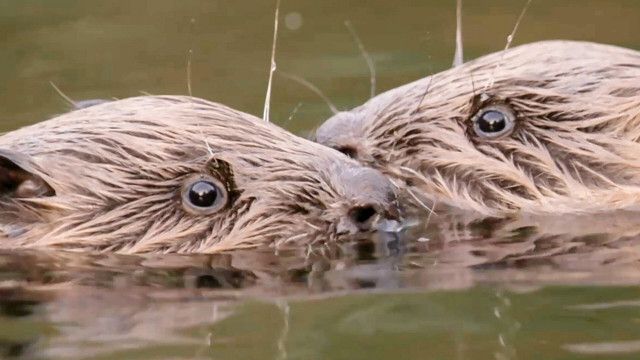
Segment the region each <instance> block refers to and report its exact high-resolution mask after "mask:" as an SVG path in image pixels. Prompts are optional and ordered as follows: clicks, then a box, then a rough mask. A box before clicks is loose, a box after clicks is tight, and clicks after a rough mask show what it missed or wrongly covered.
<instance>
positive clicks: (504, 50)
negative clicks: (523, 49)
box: [484, 0, 532, 91]
mask: <svg viewBox="0 0 640 360" xmlns="http://www.w3.org/2000/svg"><path fill="white" fill-rule="evenodd" d="M531 1H532V0H527V3H526V4H525V5H524V7H523V8H522V11H521V12H520V16H518V20H516V24H515V26H514V27H513V30H512V31H511V33H510V34H509V35H508V36H507V43H506V44H505V46H504V49H503V50H502V57H501V58H500V61H499V62H498V63H497V64H496V66H495V67H494V68H493V71H492V72H491V78H490V79H489V82H488V83H487V86H485V88H484V91H487V90H488V89H490V88H491V87H493V83H494V81H495V73H496V71H497V70H498V69H499V68H500V67H501V66H502V63H503V60H504V55H505V53H506V51H507V50H508V49H509V47H510V46H511V43H512V42H513V38H514V37H515V35H516V32H517V31H518V27H519V26H520V22H521V21H522V19H523V18H524V14H525V13H526V12H527V9H528V8H529V5H530V4H531Z"/></svg>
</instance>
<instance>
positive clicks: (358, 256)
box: [0, 0, 640, 360]
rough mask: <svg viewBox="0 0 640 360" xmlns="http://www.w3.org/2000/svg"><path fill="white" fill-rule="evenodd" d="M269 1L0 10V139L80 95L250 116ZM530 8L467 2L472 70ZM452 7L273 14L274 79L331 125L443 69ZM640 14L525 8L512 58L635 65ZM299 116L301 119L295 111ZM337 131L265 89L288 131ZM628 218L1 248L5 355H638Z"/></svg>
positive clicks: (370, 4)
mask: <svg viewBox="0 0 640 360" xmlns="http://www.w3.org/2000/svg"><path fill="white" fill-rule="evenodd" d="M274 3H275V1H273V2H272V1H263V0H259V1H258V0H253V1H249V0H241V1H212V0H202V1H196V0H189V1H180V2H178V1H166V0H163V1H159V0H156V1H153V2H147V1H138V0H133V1H132V0H129V1H109V2H97V1H80V0H74V1H72V0H57V1H55V2H52V1H46V0H39V1H35V0H22V1H8V0H5V1H0V34H1V35H2V36H0V49H1V50H2V52H1V54H2V56H0V79H1V80H2V84H3V86H2V87H0V102H1V103H2V106H0V124H1V125H0V129H2V130H10V129H13V128H16V127H18V126H20V125H23V124H27V123H32V122H37V121H41V120H43V119H45V118H47V117H49V116H52V115H54V114H56V113H60V112H64V111H66V110H67V108H66V105H65V102H64V101H63V100H62V99H61V97H60V96H59V95H58V94H57V93H56V92H55V91H54V90H53V88H52V86H51V84H50V83H51V82H53V83H54V84H56V85H57V86H58V87H59V88H60V89H62V91H63V92H65V93H66V94H67V95H68V96H70V97H71V98H73V99H75V100H81V99H92V98H111V97H127V96H133V95H137V94H139V93H140V92H148V93H154V94H167V93H180V94H185V93H187V71H186V62H187V58H188V54H189V50H192V55H191V59H192V74H193V77H192V79H191V82H192V89H193V94H194V95H196V96H200V97H204V98H208V99H213V100H216V101H219V102H222V103H225V104H228V105H230V106H233V107H235V108H238V109H240V110H244V111H247V112H250V113H253V114H261V112H262V104H263V101H264V91H265V89H266V79H267V69H268V62H269V52H270V46H271V35H272V33H271V31H272V26H273V10H274V5H275V4H274ZM523 5H524V1H513V0H502V1H497V0H491V1H482V2H480V1H467V2H466V3H465V9H464V30H465V44H466V47H465V55H466V57H467V58H472V57H475V56H478V55H480V54H484V53H488V52H492V51H496V50H498V49H500V48H502V47H503V46H504V42H505V38H506V35H507V34H508V33H509V32H510V31H511V28H512V27H513V24H514V21H515V19H516V17H517V15H518V13H519V12H520V10H521V8H522V6H523ZM454 13H455V9H454V1H453V0H447V1H421V2H418V1H408V0H406V1H405V0H403V1H386V0H384V1H383V0H376V1H371V0H369V1H355V0H353V1H338V0H326V1H325V0H323V1H312V0H305V1H293V0H283V4H282V8H281V15H282V18H281V31H280V36H279V40H278V41H279V43H278V51H277V61H278V68H279V69H281V70H284V71H286V72H287V73H290V74H294V75H297V76H302V77H304V78H306V79H307V80H310V81H311V82H313V83H314V84H316V85H317V86H318V87H319V88H320V89H322V90H323V91H324V92H325V93H326V94H327V96H328V97H329V98H330V99H332V101H333V102H335V104H336V106H338V107H339V108H349V107H352V106H355V105H357V104H359V103H361V102H363V101H364V100H365V99H366V98H367V97H368V94H369V79H368V70H367V66H366V63H365V61H364V59H363V58H362V57H361V56H360V55H359V53H358V50H357V46H356V45H355V44H354V42H353V40H352V38H351V36H350V35H349V32H348V31H347V29H346V28H345V26H344V21H345V20H350V21H351V22H352V23H353V25H354V28H355V29H356V31H357V32H358V34H359V37H360V38H361V39H362V41H363V43H364V45H365V47H366V48H367V50H368V51H369V52H370V53H371V56H372V57H373V60H374V61H375V64H376V70H377V75H378V76H377V89H378V91H383V90H385V89H389V88H392V87H394V86H397V85H400V84H403V83H405V82H408V81H410V80H414V79H416V78H419V77H422V76H425V75H426V74H428V73H430V72H435V71H439V70H442V69H445V68H446V67H448V66H449V64H450V63H451V59H452V55H453V37H454V31H455V18H454ZM639 13H640V3H638V2H637V1H633V0H626V1H622V0H616V1H613V0H612V1H607V2H604V1H595V0H594V1H577V0H576V1H536V0H534V1H533V4H532V6H531V8H530V9H529V11H528V13H527V15H526V16H525V20H524V21H523V23H522V24H521V26H520V31H519V33H518V34H517V35H516V39H515V43H516V44H517V43H524V42H530V41H535V40H542V39H551V38H565V39H582V40H593V41H599V42H605V43H612V44H618V45H622V46H627V47H631V48H636V49H637V48H640V40H639V38H638V36H637V34H638V33H639V32H640V22H638V14H639ZM294 109H297V110H296V111H295V112H294V111H293V110H294ZM329 115H330V111H329V110H328V108H327V106H326V105H325V104H324V103H323V102H322V100H320V99H319V98H318V97H317V96H316V95H314V94H313V93H312V92H311V91H309V90H308V89H305V88H303V87H301V86H300V85H299V84H297V83H295V82H292V81H290V80H287V79H286V78H283V77H276V79H275V83H274V98H273V114H272V118H273V119H274V121H276V122H277V123H279V124H281V125H282V126H284V127H286V128H288V129H291V130H292V131H295V132H297V133H301V134H304V133H305V132H307V131H309V130H310V129H312V128H313V127H314V126H317V125H318V124H319V123H320V122H321V121H322V119H324V118H326V117H327V116H329ZM636 219H637V217H636V216H635V215H634V214H628V213H618V214H611V215H607V216H600V217H590V218H570V217H566V216H564V217H562V218H553V217H549V218H522V219H517V220H508V221H507V220H503V221H495V220H493V221H488V220H484V221H482V220H477V219H466V218H459V217H453V216H446V215H444V214H439V215H434V216H433V217H432V218H431V221H430V222H429V223H428V224H423V225H422V226H419V227H416V228H415V229H412V230H411V232H410V233H409V234H406V236H404V237H402V238H400V239H391V240H390V239H372V240H369V241H361V242H358V243H354V244H341V245H332V246H327V247H322V248H313V249H277V251H276V249H266V250H261V251H238V252H234V253H230V254H219V255H210V256H203V255H198V256H171V255H167V256H122V255H87V254H84V255H83V254H70V253H55V252H50V251H42V252H37V251H29V252H4V253H0V358H2V357H4V358H28V359H31V358H35V359H40V358H42V359H45V358H46V359H70V358H86V359H102V358H104V359H122V358H127V359H158V358H162V359H186V358H188V359H199V358H205V359H207V358H215V359H418V358H420V359H423V358H429V359H498V360H501V359H582V358H588V359H596V358H604V359H637V358H639V357H640V316H638V314H640V312H639V310H640V309H639V307H640V289H639V288H638V287H637V285H638V284H640V237H639V234H640V224H638V221H637V220H636Z"/></svg>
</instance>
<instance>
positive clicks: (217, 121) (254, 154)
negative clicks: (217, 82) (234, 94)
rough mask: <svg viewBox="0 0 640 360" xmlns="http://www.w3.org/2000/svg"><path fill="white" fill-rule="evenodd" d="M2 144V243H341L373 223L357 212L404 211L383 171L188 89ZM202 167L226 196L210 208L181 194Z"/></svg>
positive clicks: (199, 246)
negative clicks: (187, 203) (196, 208)
mask: <svg viewBox="0 0 640 360" xmlns="http://www.w3.org/2000/svg"><path fill="white" fill-rule="evenodd" d="M0 149H1V151H0V155H2V157H1V158H2V164H0V165H2V168H1V170H0V180H2V184H1V185H3V187H1V188H2V190H3V194H2V197H0V211H1V212H2V216H1V217H0V234H4V235H0V245H1V246H2V247H31V246H55V247H59V248H64V249H89V250H105V251H119V252H125V253H138V252H214V251H220V250H226V249H234V248H240V247H250V246H256V245H260V244H272V245H273V244H275V245H278V244H282V243H287V242H292V243H310V242H315V241H320V240H338V239H341V238H343V237H344V235H345V234H347V233H350V234H357V233H359V232H360V231H361V230H363V231H364V230H367V229H362V228H361V227H357V226H356V224H353V221H352V217H350V216H351V215H350V212H352V211H353V210H354V209H358V208H359V207H362V206H365V207H366V206H370V207H372V208H374V209H375V211H376V212H377V215H376V217H377V218H382V217H396V216H397V208H396V204H395V198H394V195H393V189H392V187H391V184H390V183H389V182H387V181H386V179H385V178H384V176H382V175H381V174H379V173H378V172H377V171H375V170H371V169H365V168H362V167H361V166H359V165H358V164H357V163H356V162H354V161H353V160H350V159H348V158H347V157H345V156H343V155H342V154H339V153H338V152H335V151H334V150H332V149H328V148H325V147H323V146H320V145H318V144H315V143H312V142H309V141H307V140H304V139H301V138H299V137H297V136H294V135H292V134H290V133H288V132H286V131H284V130H282V129H280V128H278V127H276V126H275V125H272V124H269V123H266V122H264V121H262V120H260V119H257V118H255V117H253V116H250V115H248V114H244V113H241V112H238V111H235V110H232V109H230V108H228V107H225V106H222V105H219V104H215V103H211V102H208V101H205V100H201V99H196V98H191V97H186V96H144V97H137V98H130V99H125V100H120V101H115V102H109V103H105V104H99V105H95V106H91V107H88V108H85V109H81V110H77V111H74V112H71V113H68V114H64V115H61V116H59V117H57V118H54V119H51V120H49V121H45V122H42V123H39V124H36V125H33V126H30V127H25V128H22V129H19V130H17V131H13V132H10V133H7V134H5V135H3V136H2V137H0ZM203 174H206V175H208V176H213V177H214V178H216V179H217V180H219V181H220V183H223V184H224V186H225V188H226V189H227V190H228V193H229V203H228V204H227V205H226V206H225V207H224V208H222V209H221V210H219V211H217V212H215V213H213V214H209V215H198V214H194V213H193V212H190V211H187V210H186V209H185V207H184V204H183V201H182V198H181V196H180V194H181V189H182V187H183V186H184V184H185V182H186V181H188V180H189V179H191V178H193V176H200V175H203ZM25 194H28V196H27V197H25Z"/></svg>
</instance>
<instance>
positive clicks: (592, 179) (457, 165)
mask: <svg viewBox="0 0 640 360" xmlns="http://www.w3.org/2000/svg"><path fill="white" fill-rule="evenodd" d="M639 80H640V53H639V52H637V51H634V50H630V49H625V48H620V47H616V46H611V45H603V44H595V43H589V42H576V41H562V40H554V41H543V42H537V43H531V44H527V45H522V46H519V47H515V48H512V49H509V50H505V51H501V52H497V53H493V54H490V55H486V56H483V57H480V58H478V59H476V60H473V61H470V62H467V63H465V64H462V65H460V66H457V67H454V68H451V69H449V70H446V71H443V72H441V73H437V74H435V75H432V76H429V77H427V78H423V79H421V80H417V81H415V82H413V83H410V84H407V85H404V86H401V87H399V88H395V89H392V90H390V91H388V92H386V93H383V94H381V95H378V96H377V97H374V98H372V99H371V100H370V101H368V102H366V103H365V104H363V105H362V106H358V107H356V108H355V109H353V110H351V111H346V112H341V113H338V114H336V115H335V116H333V117H332V118H330V119H328V120H327V121H326V122H325V123H324V124H322V125H321V126H320V127H319V128H318V129H317V131H316V133H315V140H316V141H318V142H319V143H321V144H324V145H327V146H330V147H333V148H335V149H338V150H340V151H342V152H343V153H346V154H348V155H350V156H351V157H353V158H355V159H357V160H359V161H360V162H361V163H363V164H366V165H369V166H373V167H375V168H377V169H380V170H382V171H383V172H384V173H386V174H387V175H389V176H390V177H391V178H393V179H395V180H396V181H400V182H401V183H403V184H406V187H405V188H406V189H407V191H408V193H409V195H407V196H408V197H409V198H410V199H413V200H412V201H413V202H414V203H415V204H423V205H427V206H432V205H433V204H434V203H435V204H436V205H446V206H443V207H445V208H448V209H452V210H456V209H462V210H463V212H465V213H474V214H481V215H483V216H485V215H486V216H498V217H500V216H506V215H509V214H526V213H529V214H561V213H565V214H569V213H571V214H593V213H598V212H602V211H609V210H620V209H623V210H637V209H638V205H639V204H640V82H639ZM438 207H440V206H438Z"/></svg>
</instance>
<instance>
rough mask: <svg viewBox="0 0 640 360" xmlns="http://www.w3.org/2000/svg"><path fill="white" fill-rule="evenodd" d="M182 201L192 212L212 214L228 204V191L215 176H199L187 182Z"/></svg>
mask: <svg viewBox="0 0 640 360" xmlns="http://www.w3.org/2000/svg"><path fill="white" fill-rule="evenodd" d="M182 203H183V205H184V207H185V208H186V209H187V210H188V211H190V212H192V213H195V214H198V215H206V214H211V213H214V212H216V211H218V210H220V209H222V208H223V207H224V206H225V205H226V203H227V191H226V189H225V188H224V187H223V186H221V185H220V183H219V182H218V181H216V180H214V179H213V178H209V177H199V178H196V179H193V180H192V181H189V182H187V184H186V186H185V187H184V188H183V190H182Z"/></svg>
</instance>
